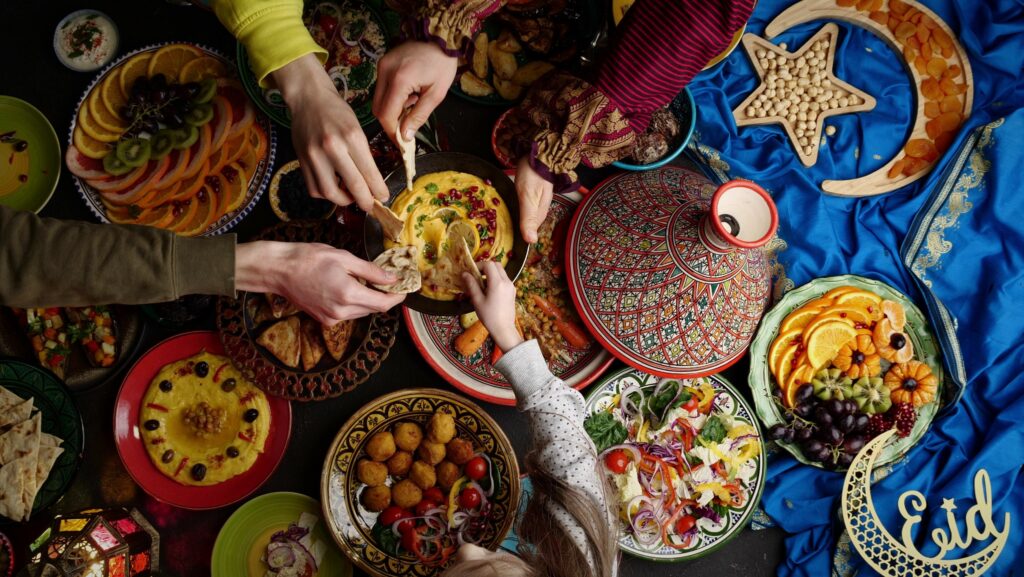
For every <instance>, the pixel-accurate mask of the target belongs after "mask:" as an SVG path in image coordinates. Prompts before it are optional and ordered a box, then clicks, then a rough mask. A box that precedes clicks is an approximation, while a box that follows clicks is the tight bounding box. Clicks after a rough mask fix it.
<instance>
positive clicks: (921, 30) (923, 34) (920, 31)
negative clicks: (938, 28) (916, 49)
mask: <svg viewBox="0 0 1024 577" xmlns="http://www.w3.org/2000/svg"><path fill="white" fill-rule="evenodd" d="M914 35H915V36H917V41H918V42H920V43H921V44H924V43H926V42H928V38H930V37H931V35H932V31H931V30H930V29H929V28H928V27H927V26H918V27H917V32H915V33H914Z"/></svg>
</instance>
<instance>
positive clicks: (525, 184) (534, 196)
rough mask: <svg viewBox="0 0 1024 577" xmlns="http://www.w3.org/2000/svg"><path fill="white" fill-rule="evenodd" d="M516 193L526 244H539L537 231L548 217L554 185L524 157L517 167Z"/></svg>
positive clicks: (521, 227) (520, 226)
mask: <svg viewBox="0 0 1024 577" xmlns="http://www.w3.org/2000/svg"><path fill="white" fill-rule="evenodd" d="M516 192H517V193H519V215H520V216H519V230H520V231H521V232H522V233H523V238H524V239H526V242H529V243H534V242H537V230H538V229H539V228H540V225H541V223H543V222H544V219H545V218H547V216H548V209H550V208H551V198H552V196H553V195H554V185H553V184H551V182H550V181H548V180H547V179H545V178H544V177H543V176H541V175H540V174H537V171H536V170H534V169H533V167H532V166H530V160H529V159H528V158H526V157H523V158H521V159H520V160H519V165H518V166H517V167H516Z"/></svg>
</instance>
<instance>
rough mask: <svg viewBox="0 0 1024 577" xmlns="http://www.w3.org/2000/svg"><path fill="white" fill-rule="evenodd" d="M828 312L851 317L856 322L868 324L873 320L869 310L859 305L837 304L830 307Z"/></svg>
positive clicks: (847, 317)
mask: <svg viewBox="0 0 1024 577" xmlns="http://www.w3.org/2000/svg"><path fill="white" fill-rule="evenodd" d="M828 312H829V314H835V315H839V316H840V317H842V318H846V319H849V320H851V321H853V322H854V324H858V323H859V324H862V325H865V326H867V325H870V324H871V321H872V319H871V316H870V315H869V314H868V312H867V311H865V310H864V309H861V308H857V307H848V306H835V307H832V308H830V309H829V310H828Z"/></svg>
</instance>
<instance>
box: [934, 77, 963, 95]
mask: <svg viewBox="0 0 1024 577" xmlns="http://www.w3.org/2000/svg"><path fill="white" fill-rule="evenodd" d="M939 88H941V89H942V93H943V94H963V93H964V92H967V86H966V85H964V84H957V83H956V82H953V79H952V78H943V79H942V80H940V81H939Z"/></svg>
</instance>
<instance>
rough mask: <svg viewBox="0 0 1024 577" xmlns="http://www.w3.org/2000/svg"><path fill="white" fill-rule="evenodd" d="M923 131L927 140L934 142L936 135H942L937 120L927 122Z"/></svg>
mask: <svg viewBox="0 0 1024 577" xmlns="http://www.w3.org/2000/svg"><path fill="white" fill-rule="evenodd" d="M940 116H941V115H940ZM924 131H925V132H927V133H928V138H931V139H932V140H935V138H936V137H937V136H938V135H940V134H942V125H940V124H939V119H938V118H933V119H931V120H929V121H928V122H927V123H926V124H925V125H924Z"/></svg>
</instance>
